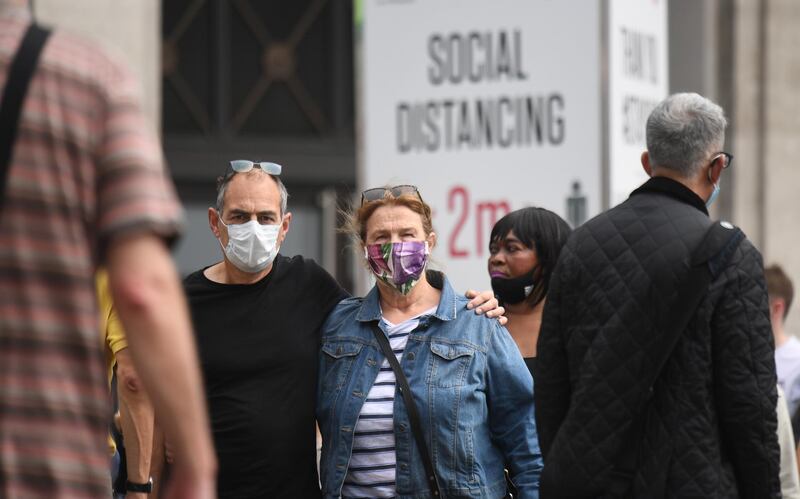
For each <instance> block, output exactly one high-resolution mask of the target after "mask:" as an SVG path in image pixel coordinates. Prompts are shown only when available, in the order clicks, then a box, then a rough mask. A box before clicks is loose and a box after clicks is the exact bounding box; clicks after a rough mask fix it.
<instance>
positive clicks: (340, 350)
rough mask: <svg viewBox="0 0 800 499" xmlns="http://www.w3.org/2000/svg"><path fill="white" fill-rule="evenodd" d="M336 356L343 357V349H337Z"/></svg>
mask: <svg viewBox="0 0 800 499" xmlns="http://www.w3.org/2000/svg"><path fill="white" fill-rule="evenodd" d="M336 355H342V347H339V348H337V349H336Z"/></svg>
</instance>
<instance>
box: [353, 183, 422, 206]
mask: <svg viewBox="0 0 800 499" xmlns="http://www.w3.org/2000/svg"><path fill="white" fill-rule="evenodd" d="M387 193H389V194H391V195H392V197H395V198H399V197H400V196H402V195H404V194H413V195H415V196H417V197H418V198H419V200H420V201H422V195H420V193H419V189H417V186H415V185H396V186H394V187H374V188H372V189H367V190H366V191H364V192H362V193H361V206H364V203H369V202H370V201H378V200H379V199H383V198H385V197H386V194H387Z"/></svg>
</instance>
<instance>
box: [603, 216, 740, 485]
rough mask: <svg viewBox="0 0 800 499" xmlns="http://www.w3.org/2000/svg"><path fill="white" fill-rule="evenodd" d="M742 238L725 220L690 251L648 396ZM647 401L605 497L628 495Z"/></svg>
mask: <svg viewBox="0 0 800 499" xmlns="http://www.w3.org/2000/svg"><path fill="white" fill-rule="evenodd" d="M744 237H745V236H744V233H743V232H742V231H741V230H740V229H739V228H738V227H735V226H733V225H732V224H730V223H728V222H719V223H715V224H713V225H712V226H711V227H710V228H709V229H708V231H707V232H706V235H705V236H704V238H703V240H702V242H701V243H700V245H699V246H698V247H697V248H696V249H695V250H694V252H693V253H692V255H691V259H690V265H691V268H690V270H689V276H688V277H687V278H686V279H685V280H684V281H683V282H682V283H681V284H680V287H679V288H678V293H677V298H676V300H675V302H674V303H673V304H672V305H671V306H670V309H669V310H671V313H670V316H671V317H672V318H673V320H672V322H671V323H669V324H668V325H667V326H666V327H665V329H664V331H662V334H661V345H659V347H658V349H657V350H656V351H658V352H661V357H659V358H658V359H656V360H655V369H654V370H653V371H651V377H650V379H649V380H648V384H649V395H650V396H652V394H653V386H654V385H655V383H656V381H657V380H658V377H659V375H660V374H661V370H662V369H663V368H664V365H666V363H667V360H669V358H670V356H671V355H672V352H673V350H675V345H677V344H678V340H679V339H680V337H681V334H682V333H683V331H684V330H685V329H686V326H687V325H688V324H689V321H690V320H691V318H692V317H693V316H694V314H695V312H696V311H697V307H698V306H699V305H700V302H701V301H702V300H703V298H704V297H705V296H706V294H707V293H708V288H709V285H710V284H711V282H712V281H714V280H715V279H716V278H717V277H719V274H721V273H722V271H723V270H724V269H725V267H726V266H727V265H728V262H729V261H730V258H731V256H733V253H734V252H735V251H736V248H737V247H738V246H739V243H741V242H742V239H744ZM649 402H650V397H649V396H648V397H646V398H645V399H644V400H643V401H642V404H641V406H640V407H639V408H638V410H636V411H634V414H635V416H634V418H633V421H632V422H631V427H630V429H629V430H628V433H627V435H626V437H625V438H624V439H623V443H622V447H621V448H620V450H619V453H618V454H617V459H616V461H615V463H614V469H613V470H612V472H611V483H610V485H609V488H608V492H607V494H606V495H604V497H605V498H624V497H628V494H629V493H630V489H631V487H632V485H633V476H634V473H635V472H636V467H637V464H638V457H639V446H640V444H641V441H642V438H643V436H644V429H645V428H644V424H645V413H646V410H647V406H648V405H649Z"/></svg>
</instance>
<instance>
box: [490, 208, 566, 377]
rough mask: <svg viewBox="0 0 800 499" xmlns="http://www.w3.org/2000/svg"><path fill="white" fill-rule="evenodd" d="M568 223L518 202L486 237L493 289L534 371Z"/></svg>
mask: <svg viewBox="0 0 800 499" xmlns="http://www.w3.org/2000/svg"><path fill="white" fill-rule="evenodd" d="M571 231H572V229H570V227H569V225H568V224H567V222H565V221H564V219H562V218H561V217H559V216H558V215H556V214H555V213H553V212H552V211H549V210H546V209H544V208H534V207H528V208H522V209H520V210H516V211H512V212H511V213H509V214H508V215H506V216H504V217H503V218H501V219H500V220H498V221H497V223H496V224H495V225H494V227H493V228H492V234H491V237H490V239H489V261H488V267H489V277H491V279H492V290H494V294H495V296H497V298H498V300H499V301H500V304H501V305H502V306H503V307H504V308H505V309H506V317H507V318H508V322H507V323H506V329H508V332H509V333H511V337H512V338H513V339H514V342H515V343H516V344H517V347H518V348H519V351H520V353H521V354H522V357H523V358H524V360H525V364H526V365H527V366H528V369H529V370H530V372H531V374H533V365H534V363H535V362H536V341H537V340H538V338H539V329H540V328H541V325H542V311H543V310H544V304H545V300H546V297H547V289H548V286H549V284H550V275H551V274H552V273H553V269H554V268H555V266H556V261H558V255H559V254H561V248H562V247H563V246H564V243H565V242H566V241H567V237H568V236H569V234H570V232H571Z"/></svg>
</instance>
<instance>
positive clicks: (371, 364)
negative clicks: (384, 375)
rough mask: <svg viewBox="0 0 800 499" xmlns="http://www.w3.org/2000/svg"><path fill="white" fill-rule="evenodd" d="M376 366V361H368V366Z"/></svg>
mask: <svg viewBox="0 0 800 499" xmlns="http://www.w3.org/2000/svg"><path fill="white" fill-rule="evenodd" d="M375 364H376V362H375V359H367V365H368V366H374V365H375Z"/></svg>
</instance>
